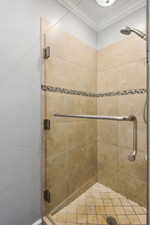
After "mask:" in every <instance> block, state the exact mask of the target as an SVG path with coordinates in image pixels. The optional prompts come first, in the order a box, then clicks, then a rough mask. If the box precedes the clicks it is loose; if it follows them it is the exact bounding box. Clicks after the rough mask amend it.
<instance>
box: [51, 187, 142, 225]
mask: <svg viewBox="0 0 150 225" xmlns="http://www.w3.org/2000/svg"><path fill="white" fill-rule="evenodd" d="M108 216H112V217H113V218H115V219H116V221H117V224H119V225H129V224H134V225H138V224H143V225H145V224H146V209H145V208H143V207H141V206H139V205H138V204H137V203H135V202H133V201H131V200H129V199H127V198H125V197H124V196H122V195H121V194H119V193H116V192H114V191H112V190H111V189H110V188H108V187H105V186H104V185H102V184H99V183H96V184H95V185H93V186H92V187H91V188H89V189H88V190H87V191H86V192H85V193H83V194H82V195H81V196H80V197H79V198H77V199H76V200H75V201H73V202H72V203H70V204H69V205H68V206H66V207H65V208H63V209H62V210H60V211H59V212H58V213H56V214H55V215H53V217H52V218H53V219H54V221H55V223H56V224H57V225H95V224H97V225H106V224H108V223H107V222H106V219H107V217H108ZM111 225H113V224H111Z"/></svg>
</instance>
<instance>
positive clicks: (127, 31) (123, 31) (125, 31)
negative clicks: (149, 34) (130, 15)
mask: <svg viewBox="0 0 150 225" xmlns="http://www.w3.org/2000/svg"><path fill="white" fill-rule="evenodd" d="M120 33H121V34H124V35H130V34H131V33H135V34H136V35H138V36H139V37H140V38H142V39H144V40H146V34H145V33H144V32H142V31H140V30H138V29H135V28H134V27H125V28H123V29H121V30H120Z"/></svg>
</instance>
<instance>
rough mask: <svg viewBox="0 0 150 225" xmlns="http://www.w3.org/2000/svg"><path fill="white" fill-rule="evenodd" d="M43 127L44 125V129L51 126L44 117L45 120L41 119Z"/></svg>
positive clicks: (48, 128)
mask: <svg viewBox="0 0 150 225" xmlns="http://www.w3.org/2000/svg"><path fill="white" fill-rule="evenodd" d="M43 127H44V130H50V128H51V123H50V120H48V119H45V120H44V121H43Z"/></svg>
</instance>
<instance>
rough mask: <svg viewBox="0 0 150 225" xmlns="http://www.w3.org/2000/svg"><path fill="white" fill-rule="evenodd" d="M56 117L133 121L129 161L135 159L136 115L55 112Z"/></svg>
mask: <svg viewBox="0 0 150 225" xmlns="http://www.w3.org/2000/svg"><path fill="white" fill-rule="evenodd" d="M54 116H55V117H65V118H78V119H96V120H116V121H129V122H133V151H132V152H131V153H130V154H129V155H128V159H129V161H135V159H136V155H137V151H138V149H137V118H136V116H134V115H129V116H94V115H71V114H70V115H69V114H54Z"/></svg>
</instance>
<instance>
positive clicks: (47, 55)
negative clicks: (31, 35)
mask: <svg viewBox="0 0 150 225" xmlns="http://www.w3.org/2000/svg"><path fill="white" fill-rule="evenodd" d="M43 57H44V59H48V58H49V57H50V47H46V48H44V50H43Z"/></svg>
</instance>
